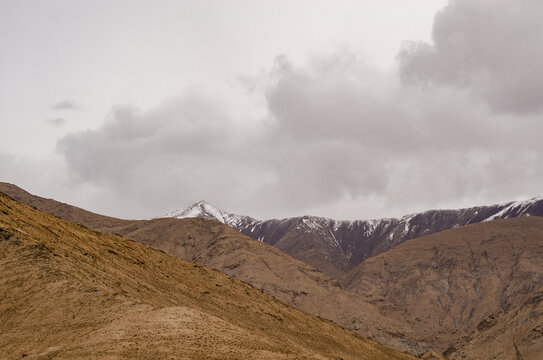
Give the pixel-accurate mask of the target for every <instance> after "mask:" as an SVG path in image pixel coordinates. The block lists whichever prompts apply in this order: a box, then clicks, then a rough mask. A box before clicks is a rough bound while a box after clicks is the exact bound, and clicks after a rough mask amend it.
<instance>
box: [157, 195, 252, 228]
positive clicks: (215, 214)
mask: <svg viewBox="0 0 543 360" xmlns="http://www.w3.org/2000/svg"><path fill="white" fill-rule="evenodd" d="M163 217H168V218H176V219H185V218H198V217H199V218H206V219H211V220H217V221H220V222H222V223H223V224H226V225H230V226H234V227H235V226H238V225H240V223H241V221H242V220H243V219H249V218H248V217H247V216H241V215H236V214H230V213H227V212H226V211H224V210H221V209H218V208H216V207H215V206H213V205H211V204H210V203H208V202H206V201H203V200H202V201H198V202H197V203H195V204H193V205H191V206H189V207H187V208H183V209H179V210H175V211H172V212H169V213H167V214H166V215H164V216H163ZM251 220H253V221H256V220H254V219H251Z"/></svg>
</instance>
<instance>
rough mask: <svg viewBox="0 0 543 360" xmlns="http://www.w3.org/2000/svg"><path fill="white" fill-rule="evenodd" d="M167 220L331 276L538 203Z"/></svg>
mask: <svg viewBox="0 0 543 360" xmlns="http://www.w3.org/2000/svg"><path fill="white" fill-rule="evenodd" d="M166 216H168V217H175V218H185V217H205V218H208V219H215V220H218V221H221V222H223V223H225V224H227V225H230V226H232V227H233V228H235V229H237V230H238V231H240V232H242V233H243V234H245V235H248V236H250V237H252V238H254V239H257V240H259V241H263V242H265V243H268V244H271V245H273V246H275V247H277V248H278V249H280V250H281V251H283V252H284V253H286V254H289V255H291V256H293V257H295V258H297V259H299V260H302V261H304V262H306V263H308V264H310V265H312V266H313V267H315V268H317V269H319V270H321V271H323V272H325V273H327V274H329V275H331V276H334V277H336V278H340V277H342V276H343V275H344V274H345V273H346V272H348V271H350V270H351V269H352V268H354V267H355V266H356V265H358V264H360V263H361V262H362V261H364V260H365V259H367V258H370V257H372V256H375V255H378V254H380V253H383V252H385V251H388V250H390V249H392V248H393V247H395V246H397V245H399V244H401V243H402V242H404V241H406V240H409V239H414V238H417V237H420V236H424V235H429V234H433V233H436V232H439V231H443V230H447V229H451V228H455V227H460V226H465V225H469V224H475V223H479V222H484V221H489V220H497V219H507V218H514V217H520V216H543V199H531V200H526V201H516V202H515V201H513V202H509V203H505V204H497V205H491V206H478V207H473V208H466V209H457V210H430V211H425V212H421V213H416V214H410V215H406V216H403V217H402V218H399V219H395V218H384V219H373V220H356V221H341V220H333V219H327V218H322V217H315V216H301V217H293V218H287V219H281V220H277V219H273V220H265V221H260V220H256V219H253V218H251V217H248V216H240V215H235V214H230V213H227V212H225V211H223V210H220V209H217V208H215V207H213V206H212V205H210V204H208V203H206V202H203V201H200V202H198V203H196V204H194V205H192V206H190V207H189V208H186V209H183V210H182V211H176V212H172V213H169V214H167V215H166Z"/></svg>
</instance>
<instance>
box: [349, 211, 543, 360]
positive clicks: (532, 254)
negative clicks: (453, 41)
mask: <svg viewBox="0 0 543 360" xmlns="http://www.w3.org/2000/svg"><path fill="white" fill-rule="evenodd" d="M343 284H344V286H345V288H347V289H348V290H351V291H358V292H360V293H361V294H366V295H368V294H371V295H372V296H373V297H374V300H373V303H374V304H376V305H377V306H378V307H379V308H380V310H381V313H382V314H384V315H386V316H388V317H393V318H396V319H403V320H404V321H405V323H406V324H409V325H410V326H411V327H412V328H413V329H415V331H416V333H417V335H416V336H415V339H416V340H418V341H421V342H426V343H432V344H433V346H434V348H435V349H437V350H439V351H444V350H445V349H446V348H447V347H448V346H449V345H450V344H454V343H455V342H457V341H459V340H460V339H461V338H462V337H463V336H466V335H468V334H470V333H471V332H472V331H473V330H475V329H476V327H477V325H478V324H479V323H480V322H481V321H482V320H483V319H485V318H486V317H488V316H489V315H492V314H495V313H498V312H505V311H509V310H511V309H513V308H514V307H516V306H519V305H521V304H522V303H524V302H525V301H527V300H528V299H529V298H530V296H531V294H532V293H533V292H534V291H536V290H537V289H538V288H539V287H541V286H543V218H541V217H521V218H515V219H507V220H498V221H492V222H484V223H479V224H473V225H469V226H465V227H462V228H456V229H451V230H447V231H443V232H440V233H437V234H433V235H429V236H425V237H421V238H417V239H413V240H409V241H406V242H404V243H403V244H401V245H399V246H397V247H395V248H394V249H392V250H390V251H388V252H386V253H383V254H380V255H378V256H375V257H373V258H370V259H367V260H366V261H364V262H363V263H362V264H360V265H359V266H357V267H356V268H355V269H354V270H353V271H351V272H350V273H349V274H348V276H347V277H346V278H345V280H344V282H343ZM383 299H386V300H387V301H389V302H391V303H392V304H393V306H390V305H389V303H388V302H386V301H385V302H382V301H383ZM483 358H484V357H483Z"/></svg>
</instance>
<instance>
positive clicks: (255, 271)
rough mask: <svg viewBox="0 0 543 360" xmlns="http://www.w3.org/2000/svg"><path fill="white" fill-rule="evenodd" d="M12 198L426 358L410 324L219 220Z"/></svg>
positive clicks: (23, 195) (20, 195) (9, 188)
mask: <svg viewBox="0 0 543 360" xmlns="http://www.w3.org/2000/svg"><path fill="white" fill-rule="evenodd" d="M0 190H4V191H6V192H7V193H8V194H9V195H10V196H12V197H14V198H16V199H17V200H20V201H22V202H25V203H27V204H30V205H32V206H35V207H37V208H38V209H40V210H43V211H46V212H50V213H51V214H53V215H55V216H58V217H60V218H63V219H66V220H69V221H74V222H76V223H79V224H82V225H84V226H87V227H89V228H91V229H93V230H97V231H100V232H107V233H110V234H119V235H122V236H125V237H127V238H130V239H133V240H136V241H138V242H141V243H144V244H147V245H151V246H153V247H155V248H157V249H160V250H163V251H165V252H166V253H168V254H171V255H175V256H178V257H180V258H182V259H185V260H189V261H191V262H195V263H198V264H202V265H206V266H208V267H211V268H213V269H216V270H219V271H222V272H224V273H226V274H228V275H230V276H232V277H234V278H236V279H239V280H242V281H244V282H247V283H249V284H252V285H253V286H255V287H257V288H258V289H262V290H264V291H265V292H267V293H268V294H270V295H272V296H274V297H276V298H277V299H279V300H281V301H283V302H285V303H287V304H289V305H292V306H295V307H297V308H299V309H302V310H304V311H306V312H309V313H311V314H314V315H318V316H321V317H323V318H325V319H328V320H332V321H335V322H337V323H338V324H340V325H343V326H345V327H347V328H349V329H353V330H355V331H357V332H358V333H360V334H362V335H364V336H367V337H371V338H373V339H375V340H377V341H379V342H380V343H383V344H386V345H387V346H389V347H393V348H395V349H399V350H401V351H409V352H411V353H423V352H425V351H426V350H428V349H429V346H428V345H426V344H419V343H417V342H416V341H413V340H412V339H413V338H414V331H413V330H412V329H411V328H410V327H409V326H408V325H406V324H404V323H402V322H400V321H398V320H396V319H394V318H390V317H385V316H383V315H382V314H381V313H380V310H379V308H378V307H377V306H376V305H374V304H371V303H369V302H368V301H367V299H366V297H365V296H361V295H360V294H356V293H353V292H349V291H346V290H345V289H343V288H342V287H341V286H340V285H339V282H338V281H337V280H335V279H333V278H331V277H330V276H328V275H326V274H323V273H321V272H320V271H317V270H316V269H315V268H313V267H311V266H310V265H308V264H306V263H304V262H302V261H299V260H296V259H294V258H292V257H290V256H288V255H286V254H284V253H283V252H281V251H280V250H278V249H277V248H275V247H273V246H270V245H267V244H264V243H261V242H258V241H256V240H254V239H252V238H250V237H248V236H245V235H243V234H241V233H239V232H238V231H236V230H234V229H232V228H231V227H229V226H226V225H224V224H222V223H219V222H217V221H212V220H207V219H197V218H193V219H171V218H163V219H153V220H120V219H115V218H110V217H106V216H102V215H98V214H93V213H91V212H88V211H86V210H83V209H80V208H77V207H74V206H71V205H67V204H63V203H60V202H57V201H55V200H52V199H44V198H40V197H38V196H35V195H31V194H29V193H27V192H26V191H24V190H22V189H20V188H18V187H16V186H14V185H9V184H1V183H0Z"/></svg>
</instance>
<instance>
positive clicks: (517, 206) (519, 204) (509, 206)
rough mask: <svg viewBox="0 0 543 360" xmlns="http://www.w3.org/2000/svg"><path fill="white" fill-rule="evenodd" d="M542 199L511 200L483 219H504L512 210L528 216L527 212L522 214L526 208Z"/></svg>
mask: <svg viewBox="0 0 543 360" xmlns="http://www.w3.org/2000/svg"><path fill="white" fill-rule="evenodd" d="M541 200H543V198H535V197H534V198H531V199H529V200H520V201H513V202H508V203H505V204H503V205H502V206H505V207H504V208H503V209H501V210H500V211H499V212H497V213H495V214H494V215H491V216H489V217H488V218H486V219H484V220H483V221H491V220H497V219H504V218H508V217H509V216H508V213H509V212H510V211H513V210H518V212H519V213H521V214H523V215H527V216H529V215H530V214H529V213H526V214H524V212H525V211H526V210H528V208H529V207H530V206H531V205H533V204H535V203H537V202H538V201H541ZM504 215H505V217H504Z"/></svg>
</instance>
